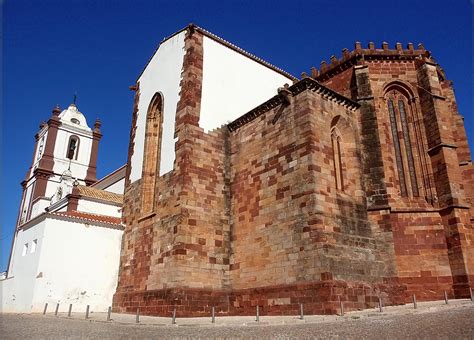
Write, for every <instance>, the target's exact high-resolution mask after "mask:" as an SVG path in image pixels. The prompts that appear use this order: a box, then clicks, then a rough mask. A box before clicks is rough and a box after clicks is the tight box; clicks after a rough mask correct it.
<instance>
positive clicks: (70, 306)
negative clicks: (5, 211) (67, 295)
mask: <svg viewBox="0 0 474 340" xmlns="http://www.w3.org/2000/svg"><path fill="white" fill-rule="evenodd" d="M71 312H72V303H70V304H69V310H68V311H67V316H68V317H69V318H70V317H71Z"/></svg>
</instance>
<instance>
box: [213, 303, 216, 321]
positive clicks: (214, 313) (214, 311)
mask: <svg viewBox="0 0 474 340" xmlns="http://www.w3.org/2000/svg"><path fill="white" fill-rule="evenodd" d="M212 323H216V310H215V307H214V306H213V307H212Z"/></svg>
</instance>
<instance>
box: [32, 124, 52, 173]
mask: <svg viewBox="0 0 474 340" xmlns="http://www.w3.org/2000/svg"><path fill="white" fill-rule="evenodd" d="M43 137H44V144H43V150H42V152H41V154H43V153H44V149H45V148H46V141H47V139H48V130H47V129H44V130H43V131H41V132H40V134H39V138H38V145H36V150H35V155H34V158H33V166H32V167H31V171H30V176H32V175H33V171H34V170H35V169H36V167H37V166H38V162H39V159H38V152H39V147H40V144H41V139H42V138H43Z"/></svg>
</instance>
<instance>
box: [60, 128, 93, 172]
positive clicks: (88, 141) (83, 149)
mask: <svg viewBox="0 0 474 340" xmlns="http://www.w3.org/2000/svg"><path fill="white" fill-rule="evenodd" d="M73 135H74V136H77V137H78V138H79V154H78V157H77V160H76V159H73V160H72V161H71V172H72V176H73V177H77V178H80V179H84V178H85V177H86V175H87V168H88V167H89V162H90V154H91V149H92V136H89V135H88V134H87V133H84V132H80V131H69V130H64V129H62V128H60V129H59V130H58V134H57V137H56V145H55V148H54V168H53V170H54V172H55V173H58V174H62V173H63V172H64V171H65V170H67V169H68V167H69V159H68V158H67V157H66V153H67V147H68V144H69V138H70V137H71V136H73Z"/></svg>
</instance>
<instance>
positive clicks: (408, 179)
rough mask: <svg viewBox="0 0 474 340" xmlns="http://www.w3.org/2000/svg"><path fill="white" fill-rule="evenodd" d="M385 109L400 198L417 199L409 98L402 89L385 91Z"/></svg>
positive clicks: (394, 88)
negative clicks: (393, 152)
mask: <svg viewBox="0 0 474 340" xmlns="http://www.w3.org/2000/svg"><path fill="white" fill-rule="evenodd" d="M385 98H386V100H387V109H388V114H389V118H390V130H391V135H392V141H393V148H394V151H395V162H396V167H397V172H398V179H399V183H400V194H401V196H402V197H408V196H413V197H418V196H419V190H418V181H417V175H416V169H415V158H414V156H413V150H414V145H412V138H411V135H415V134H414V131H413V126H412V123H411V122H412V121H413V119H412V117H410V98H409V97H408V93H407V92H406V91H405V90H404V89H403V88H397V87H393V88H391V89H390V90H389V91H387V93H386V96H385Z"/></svg>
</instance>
